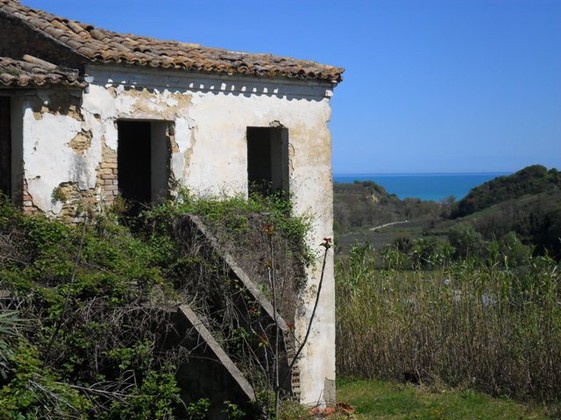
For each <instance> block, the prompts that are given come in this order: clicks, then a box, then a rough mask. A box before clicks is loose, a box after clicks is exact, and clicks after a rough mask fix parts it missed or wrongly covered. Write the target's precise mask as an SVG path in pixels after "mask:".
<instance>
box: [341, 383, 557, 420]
mask: <svg viewBox="0 0 561 420" xmlns="http://www.w3.org/2000/svg"><path fill="white" fill-rule="evenodd" d="M337 399H338V400H339V401H340V402H344V403H346V404H350V405H351V406H352V407H353V408H354V409H355V414H354V418H356V419H547V418H554V417H553V415H552V414H550V413H548V411H547V410H546V409H544V408H542V407H536V406H530V405H524V404H521V403H518V402H514V401H512V400H510V399H506V398H492V397H489V396H487V395H485V394H482V393H479V392H475V391H472V390H469V389H468V390H453V389H450V388H446V387H443V386H440V387H439V386H435V385H433V386H431V387H425V386H413V385H411V384H400V383H395V382H388V381H377V380H351V379H343V380H340V381H339V384H338V389H337ZM340 417H341V418H344V417H343V416H342V415H341V416H340ZM352 418H353V417H352Z"/></svg>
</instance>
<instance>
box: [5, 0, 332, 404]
mask: <svg viewBox="0 0 561 420" xmlns="http://www.w3.org/2000/svg"><path fill="white" fill-rule="evenodd" d="M342 72H343V69H341V68H337V67H332V66H327V65H321V64H318V63H315V62H311V61H303V60H296V59H292V58H285V57H276V56H272V55H269V54H248V53H241V52H232V51H227V50H222V49H214V48H206V47H202V46H200V45H195V44H188V43H181V42H175V41H160V40H156V39H152V38H148V37H142V36H135V35H125V34H120V33H115V32H111V31H108V30H104V29H100V28H96V27H94V26H92V25H88V24H84V23H81V22H77V21H74V20H70V19H66V18H62V17H58V16H54V15H52V14H49V13H46V12H43V11H40V10H34V9H30V8H28V7H25V6H24V5H22V4H20V3H19V2H18V1H15V0H0V189H1V190H2V191H3V192H4V193H5V194H7V195H9V196H10V197H11V199H12V200H13V201H14V202H15V203H16V204H17V205H19V206H21V208H22V209H23V211H25V212H27V213H33V212H42V213H45V214H47V215H49V216H52V217H65V218H73V217H75V215H76V212H77V209H78V208H79V206H80V205H84V204H85V205H88V206H92V207H98V208H99V207H103V206H107V205H110V204H111V203H112V202H113V200H114V199H115V197H116V196H117V195H121V196H123V197H124V198H125V199H127V200H130V201H133V202H140V203H150V202H156V201H158V200H160V199H162V198H165V197H166V196H167V195H168V193H169V191H170V188H171V185H183V186H185V187H187V188H188V189H189V191H191V192H192V193H194V194H199V195H209V194H210V195H212V194H214V195H226V196H227V195H234V194H247V193H248V190H249V188H250V186H251V185H255V184H263V181H265V182H266V183H267V185H269V188H270V189H274V190H285V191H288V192H290V194H291V196H292V197H293V200H294V207H295V211H296V212H297V213H300V214H304V213H310V214H313V215H314V221H313V227H312V232H311V234H310V237H309V240H310V243H311V244H314V246H317V245H319V244H320V243H321V242H322V240H323V238H324V237H331V236H332V213H333V212H332V179H331V139H330V133H329V129H328V121H329V119H330V116H331V111H330V98H331V96H332V94H333V89H334V87H335V86H336V85H337V84H338V83H339V82H340V81H341V74H342ZM319 265H320V262H318V263H317V266H315V267H310V268H309V269H308V273H307V275H308V282H307V287H308V291H309V292H310V291H313V290H314V287H315V285H316V284H317V281H318V278H319V270H320V268H321V267H320V266H319ZM309 294H310V296H312V295H313V293H309ZM305 296H306V295H304V298H305ZM306 304H309V305H308V306H309V308H304V309H307V314H306V311H303V313H304V314H305V316H302V317H301V319H300V320H297V322H296V334H297V335H298V334H303V333H304V332H305V323H306V317H307V316H309V313H310V311H311V307H312V305H313V301H311V299H310V302H308V303H306ZM316 316H317V318H316V320H315V321H314V322H315V324H314V328H313V331H312V335H311V337H310V341H309V344H308V345H307V346H306V348H305V350H304V352H303V354H302V357H301V359H300V362H299V366H298V367H299V372H300V396H301V401H302V402H304V403H309V404H315V403H317V402H322V401H330V400H333V398H334V387H335V385H334V379H335V299H334V277H333V259H332V256H330V257H329V258H328V261H327V265H326V276H325V283H324V286H323V291H322V297H321V302H320V306H319V310H318V312H317V315H316Z"/></svg>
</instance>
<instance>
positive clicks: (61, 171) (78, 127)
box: [22, 91, 101, 215]
mask: <svg viewBox="0 0 561 420" xmlns="http://www.w3.org/2000/svg"><path fill="white" fill-rule="evenodd" d="M52 94H54V92H48V91H43V92H40V99H41V101H43V102H44V105H45V106H46V107H48V106H49V104H50V98H51V95H52ZM69 94H70V93H69ZM36 101H37V98H36V97H33V96H31V95H30V96H28V97H25V98H24V99H23V130H22V131H23V132H22V138H23V162H24V178H25V180H26V181H27V185H28V193H29V194H30V195H31V196H32V198H33V204H34V205H35V206H37V207H38V208H39V209H40V210H42V211H43V212H45V213H47V214H50V215H57V214H58V213H59V212H60V211H61V209H62V203H61V202H57V201H53V200H52V194H53V191H54V189H55V188H57V187H58V186H59V185H60V184H61V183H66V182H73V183H76V184H77V185H78V188H79V189H81V190H86V189H91V188H95V183H96V167H97V165H98V163H99V161H100V159H101V148H100V144H94V143H93V142H92V144H91V146H90V147H89V148H88V149H87V150H86V151H85V152H84V153H77V152H75V151H74V150H72V148H71V147H70V146H69V143H70V142H71V140H72V139H73V138H74V137H76V135H77V134H78V133H80V132H81V131H82V130H89V124H88V121H86V122H83V121H80V120H79V119H77V118H76V116H72V115H65V114H61V113H58V112H42V113H34V112H33V109H32V105H33V103H36Z"/></svg>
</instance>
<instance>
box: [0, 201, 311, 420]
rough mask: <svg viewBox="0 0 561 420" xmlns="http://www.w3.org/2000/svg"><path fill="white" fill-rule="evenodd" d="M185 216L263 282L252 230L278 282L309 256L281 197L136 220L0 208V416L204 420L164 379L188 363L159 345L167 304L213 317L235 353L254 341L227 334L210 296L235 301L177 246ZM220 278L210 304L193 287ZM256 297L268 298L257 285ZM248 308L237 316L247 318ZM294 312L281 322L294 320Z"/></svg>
mask: <svg viewBox="0 0 561 420" xmlns="http://www.w3.org/2000/svg"><path fill="white" fill-rule="evenodd" d="M186 213H190V214H198V215H201V217H203V218H204V220H205V224H206V225H207V226H209V227H210V228H211V230H212V231H213V232H214V234H215V235H216V236H217V237H218V238H219V241H221V243H222V244H223V246H224V247H227V249H228V252H232V253H237V254H238V255H240V261H242V264H246V266H247V268H248V269H250V268H253V270H257V269H256V267H258V269H259V270H260V271H262V272H264V273H265V279H266V277H267V274H266V273H267V272H268V266H267V264H270V262H268V260H263V259H262V257H255V255H256V254H252V250H251V249H250V250H249V252H248V251H247V249H248V247H250V246H251V245H252V244H253V243H254V242H253V239H254V238H253V237H252V235H260V236H261V242H262V243H263V242H264V243H265V244H267V243H268V242H267V241H268V239H267V238H268V236H267V235H265V234H264V232H263V231H262V229H263V227H264V226H270V229H272V228H273V227H274V231H275V244H274V245H275V247H276V248H275V255H276V256H278V258H277V262H276V266H275V268H278V271H277V274H278V276H279V278H278V279H279V281H283V282H284V281H286V282H288V281H289V280H290V287H301V286H302V282H303V280H302V271H301V270H302V264H307V263H309V262H310V261H311V260H312V259H313V258H315V256H314V254H313V252H312V251H311V250H309V249H308V248H306V246H305V241H304V237H305V235H306V233H307V229H308V223H309V222H308V221H307V220H306V219H305V218H293V217H291V214H290V213H291V208H290V202H289V200H286V199H283V198H281V197H275V196H273V197H269V198H262V197H252V198H251V199H249V200H245V199H242V198H232V199H227V200H218V199H216V200H215V199H209V200H194V199H192V198H191V197H189V195H188V194H182V195H181V196H180V198H179V199H177V200H175V201H173V202H169V203H166V204H164V205H162V206H159V207H156V208H152V209H146V210H145V211H144V212H142V213H141V215H140V216H138V217H136V218H125V219H123V218H122V217H121V216H120V215H119V214H117V213H114V212H113V211H107V212H106V213H104V214H98V215H86V214H84V218H83V222H82V223H81V224H79V225H67V224H64V223H62V222H59V221H53V220H48V219H46V218H44V217H42V216H34V217H28V216H24V215H23V214H21V213H20V212H19V211H18V210H16V209H14V208H13V207H12V206H11V205H9V204H7V203H6V202H2V203H1V204H0V298H1V299H0V330H1V331H2V333H3V334H2V336H1V337H0V417H2V418H18V419H19V418H70V417H72V418H80V417H96V418H175V417H182V418H199V417H197V416H203V418H204V416H206V412H207V411H208V410H209V409H210V408H209V407H208V406H207V405H206V404H205V403H204V400H199V399H194V400H189V398H188V396H185V395H180V394H181V392H180V389H179V388H178V384H177V381H176V372H177V369H178V368H179V367H180V366H181V365H182V364H183V363H184V362H185V361H186V360H188V359H189V357H190V353H189V352H190V350H189V349H186V348H184V347H181V346H170V345H169V343H170V342H173V340H174V339H173V337H174V334H176V332H175V330H174V328H173V322H172V317H173V313H174V312H175V307H176V306H177V304H178V303H180V302H188V303H190V304H193V305H195V307H197V308H200V309H204V308H205V305H206V308H207V309H208V311H207V314H209V315H212V318H211V317H210V316H209V318H208V319H207V318H205V319H206V320H207V321H208V322H209V323H210V324H209V325H210V326H211V327H212V326H216V327H217V330H220V331H222V333H223V335H222V339H223V340H224V345H225V346H226V348H228V349H229V350H232V351H233V352H234V354H235V349H236V346H239V345H240V341H239V337H240V336H243V337H244V343H245V344H247V345H249V346H253V345H254V344H255V345H256V346H255V347H254V348H259V346H258V344H259V343H258V341H259V339H261V340H265V339H264V338H263V336H260V335H259V334H257V332H252V331H250V330H248V331H247V334H249V335H247V334H241V331H242V329H241V327H242V326H241V325H234V324H232V325H230V326H228V328H226V326H225V323H226V322H227V321H231V320H232V318H229V317H228V316H229V315H231V314H232V307H231V306H229V303H228V301H226V302H213V301H212V300H211V299H209V297H212V296H214V297H216V296H217V293H218V294H220V293H221V292H222V291H223V289H224V288H231V290H232V294H231V296H232V301H231V302H233V301H234V300H235V299H239V297H240V296H241V295H240V294H242V293H244V292H243V291H242V290H241V288H240V287H239V285H238V284H237V283H236V282H235V281H234V280H233V279H232V277H231V274H230V273H229V271H228V270H226V269H225V265H224V263H223V262H220V261H218V260H217V257H216V256H211V257H212V258H210V259H209V260H205V259H204V257H205V255H204V254H200V253H198V252H197V250H196V249H188V247H187V244H186V242H185V238H184V237H182V236H181V235H182V234H183V233H185V232H184V231H183V230H182V228H181V226H180V225H181V223H180V221H181V220H182V217H184V215H185V214H186ZM123 220H124V223H123ZM178 223H179V225H178ZM276 238H278V241H277V240H276ZM234 239H235V240H234ZM191 245H196V246H197V247H199V248H201V249H202V248H204V245H203V244H200V243H199V244H191ZM253 246H256V245H253ZM243 250H245V254H244V253H243V252H242V251H243ZM265 252H267V250H266V249H265ZM206 256H208V255H206ZM242 257H243V258H242ZM255 258H258V260H257V261H255ZM259 258H261V260H259ZM292 260H296V262H295V263H291V262H290V261H292ZM207 275H208V277H206V276H207ZM203 277H204V278H203ZM203 279H204V280H207V281H208V284H207V285H204V284H203V282H202V280H203ZM212 279H214V283H213V280H212ZM220 280H224V283H223V284H220V287H219V288H217V289H215V290H214V294H206V295H205V292H204V290H203V289H200V287H203V288H205V287H206V290H207V291H208V290H209V285H210V287H212V286H216V285H217V284H218V283H216V282H217V281H218V282H219V281H220ZM262 287H263V290H264V291H265V292H266V290H267V282H264V283H263V285H262ZM197 292H198V293H197ZM267 293H270V291H269V292H267ZM248 302H249V306H248ZM250 303H251V301H250V300H248V301H246V302H245V303H244V304H245V305H246V307H245V308H246V309H248V310H254V309H255V308H253V307H250V306H251V305H250ZM292 304H293V306H291V307H290V308H285V310H286V311H287V312H286V313H292V314H293V313H294V310H295V306H294V305H296V304H297V302H292ZM255 310H256V309H255ZM290 311H292V312H290ZM220 322H222V325H218V324H219V323H220ZM244 327H245V328H247V327H248V325H244ZM234 333H237V337H233V335H234ZM236 340H237V341H236ZM240 349H241V347H240ZM240 351H242V350H240ZM242 353H243V351H242ZM242 353H238V356H239V357H240V358H241V357H243V354H242ZM258 362H259V360H258V359H255V360H253V362H252V363H258ZM262 371H263V372H266V373H267V374H268V373H269V372H268V371H267V368H263V369H262ZM254 385H258V384H257V383H254ZM261 385H263V384H261ZM265 394H267V393H265ZM180 397H184V398H180ZM185 397H187V398H185ZM265 404H267V403H265ZM222 410H225V411H224V412H226V413H227V414H228V416H229V417H230V418H240V417H242V416H243V415H245V414H247V413H243V412H242V410H241V409H240V407H238V406H237V405H236V404H235V403H232V402H229V401H224V402H223V408H222Z"/></svg>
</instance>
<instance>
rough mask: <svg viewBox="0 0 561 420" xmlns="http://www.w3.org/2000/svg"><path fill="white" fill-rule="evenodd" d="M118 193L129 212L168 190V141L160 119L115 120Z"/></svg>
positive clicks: (151, 201)
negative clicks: (116, 128) (117, 135)
mask: <svg viewBox="0 0 561 420" xmlns="http://www.w3.org/2000/svg"><path fill="white" fill-rule="evenodd" d="M117 127H118V133H119V143H118V148H117V166H118V177H117V179H118V183H119V193H120V194H121V196H122V197H123V198H124V199H125V201H126V202H127V203H128V207H129V209H128V213H129V215H136V214H138V213H139V212H140V211H141V210H142V209H143V208H144V207H146V206H148V205H149V204H150V203H155V202H158V201H161V200H162V199H164V198H165V197H166V196H167V193H168V180H169V171H170V169H169V161H170V142H169V139H168V135H167V132H168V123H167V122H164V121H118V122H117Z"/></svg>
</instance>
